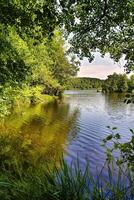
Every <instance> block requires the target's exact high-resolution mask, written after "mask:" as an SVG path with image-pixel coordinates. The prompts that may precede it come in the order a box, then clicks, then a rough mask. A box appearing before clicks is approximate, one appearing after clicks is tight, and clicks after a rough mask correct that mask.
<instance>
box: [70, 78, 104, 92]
mask: <svg viewBox="0 0 134 200" xmlns="http://www.w3.org/2000/svg"><path fill="white" fill-rule="evenodd" d="M103 82H104V81H103V80H100V79H98V78H89V77H85V78H84V77H83V78H78V77H73V78H72V79H70V80H69V81H68V82H67V83H66V89H81V90H83V89H85V90H86V89H93V88H96V89H98V88H101V87H102V84H103Z"/></svg>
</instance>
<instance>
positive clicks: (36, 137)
mask: <svg viewBox="0 0 134 200" xmlns="http://www.w3.org/2000/svg"><path fill="white" fill-rule="evenodd" d="M35 110H36V107H35ZM33 113H34V115H33ZM77 117H78V110H74V111H71V112H70V108H69V105H68V104H64V103H56V102H55V103H51V104H48V105H45V106H43V105H42V106H40V109H37V112H34V111H33V112H32V113H31V115H29V118H28V117H26V119H27V120H26V121H24V119H23V118H25V116H24V117H23V116H22V119H21V120H22V124H21V122H19V126H18V124H17V126H18V129H17V130H16V129H13V126H15V121H16V123H17V120H18V117H17V116H16V118H14V119H13V120H12V123H11V122H10V123H9V127H8V128H7V129H6V132H7V134H4V133H3V134H2V136H1V140H0V142H1V146H0V150H1V151H0V152H1V153H0V160H1V162H2V163H4V162H5V163H8V164H9V163H10V164H11V165H13V164H14V163H16V162H17V163H19V164H21V165H22V166H23V168H27V167H29V166H36V167H37V166H39V165H42V164H45V163H46V161H47V162H50V163H53V162H54V161H58V160H59V158H60V157H61V156H62V155H63V153H64V148H65V146H66V145H67V139H68V134H69V132H70V130H71V129H72V128H73V130H74V129H75V128H74V127H75V122H76V119H77ZM19 120H20V119H19ZM10 124H12V126H11V127H10ZM20 124H21V125H20ZM75 134H77V131H75ZM73 137H74V136H72V138H73ZM69 138H70V137H69Z"/></svg>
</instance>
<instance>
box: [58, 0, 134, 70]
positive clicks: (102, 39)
mask: <svg viewBox="0 0 134 200" xmlns="http://www.w3.org/2000/svg"><path fill="white" fill-rule="evenodd" d="M60 5H61V7H62V16H63V19H64V20H63V21H64V27H65V29H66V30H67V31H66V33H67V34H70V33H71V37H70V43H71V44H72V47H71V49H70V50H71V51H74V52H75V53H76V54H78V55H79V56H80V57H81V58H82V57H84V56H85V57H88V58H89V61H92V60H93V58H94V56H93V53H92V52H95V51H98V50H99V51H100V53H101V54H102V55H104V54H105V53H108V52H109V53H110V55H111V58H113V59H114V60H115V61H117V62H118V61H119V59H120V58H121V57H122V56H124V57H125V60H126V64H125V68H126V70H127V71H128V72H129V71H130V70H134V1H133V0H120V1H119V0H79V1H78V0H67V1H64V0H60Z"/></svg>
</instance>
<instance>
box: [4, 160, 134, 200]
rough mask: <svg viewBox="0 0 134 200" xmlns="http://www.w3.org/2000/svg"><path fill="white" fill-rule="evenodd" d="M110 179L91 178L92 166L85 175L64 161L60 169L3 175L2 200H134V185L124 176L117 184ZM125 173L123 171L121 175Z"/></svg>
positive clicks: (76, 165)
mask: <svg viewBox="0 0 134 200" xmlns="http://www.w3.org/2000/svg"><path fill="white" fill-rule="evenodd" d="M109 173H110V177H111V178H110V179H109V180H107V181H106V180H104V179H102V177H101V176H98V178H97V179H96V178H95V177H93V176H91V175H90V172H89V165H88V163H87V166H86V168H85V170H84V171H81V169H80V167H79V163H78V162H77V163H75V164H72V165H71V166H68V165H67V163H66V162H65V161H64V160H63V159H62V160H61V162H60V166H58V167H57V166H56V165H55V166H54V167H49V165H46V166H45V167H41V168H38V169H37V168H34V169H33V168H29V169H27V170H25V171H24V170H20V169H19V168H18V167H17V166H16V171H14V170H13V171H12V170H11V169H10V168H9V169H7V166H6V168H4V166H3V169H2V170H1V172H0V199H2V200H49V199H50V200H133V199H134V196H133V194H132V191H131V189H132V185H131V183H130V184H127V183H126V184H125V183H124V184H125V185H124V184H123V183H122V182H121V181H122V179H121V176H118V177H119V178H118V181H117V183H116V184H115V183H114V182H112V181H111V180H112V176H113V174H112V172H111V171H109ZM119 173H121V171H119Z"/></svg>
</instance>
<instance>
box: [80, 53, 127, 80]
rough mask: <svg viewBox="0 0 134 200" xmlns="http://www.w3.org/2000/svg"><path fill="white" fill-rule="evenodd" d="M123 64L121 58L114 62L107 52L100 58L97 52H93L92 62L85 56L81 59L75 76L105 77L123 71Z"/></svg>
mask: <svg viewBox="0 0 134 200" xmlns="http://www.w3.org/2000/svg"><path fill="white" fill-rule="evenodd" d="M123 65H124V60H123V59H121V60H120V63H115V62H114V61H113V60H112V59H111V58H110V56H109V55H108V54H107V55H106V56H105V57H104V58H102V57H101V56H100V54H99V53H95V59H94V61H93V62H92V63H89V62H88V59H86V58H84V59H83V61H81V66H80V70H79V72H78V74H77V76H78V77H93V78H100V79H106V78H107V76H108V75H110V74H113V73H114V72H116V73H118V74H119V73H124V68H123Z"/></svg>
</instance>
